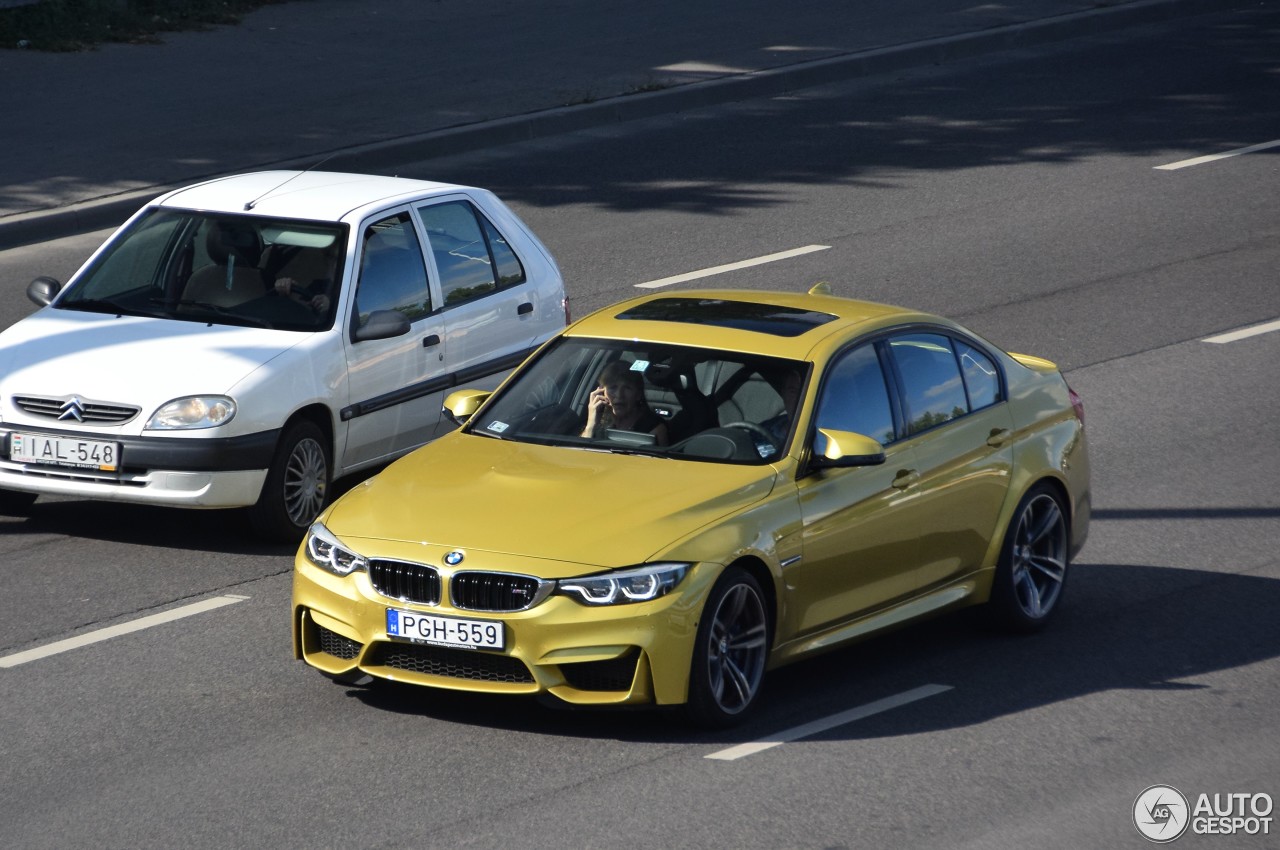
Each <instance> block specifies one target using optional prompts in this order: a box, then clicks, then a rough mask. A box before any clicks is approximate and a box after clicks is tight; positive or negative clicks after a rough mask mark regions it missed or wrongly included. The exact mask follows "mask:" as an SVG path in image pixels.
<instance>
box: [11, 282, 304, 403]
mask: <svg viewBox="0 0 1280 850" xmlns="http://www.w3.org/2000/svg"><path fill="white" fill-rule="evenodd" d="M307 336H308V335H307V334H299V333H294V332H288V331H276V330H268V329H265V328H249V327H234V326H229V325H207V324H203V323H200V322H182V321H175V320H172V319H154V318H142V317H136V316H115V315H109V314H105V313H85V312H80V311H76V310H55V309H52V308H48V307H46V308H44V309H42V310H40V311H38V312H37V313H35V314H33V315H31V316H29V317H27V318H26V319H23V320H22V321H20V322H18V323H16V324H15V325H13V326H12V327H10V328H9V329H8V330H6V331H4V333H0V395H2V396H3V404H4V418H5V419H11V418H14V415H15V411H14V409H13V407H12V403H11V400H10V399H11V397H12V396H13V395H14V394H19V395H39V396H50V397H62V396H71V395H74V396H78V397H80V398H81V399H82V400H84V401H101V402H110V403H118V404H132V405H137V406H138V407H140V408H141V409H142V418H144V419H145V417H148V416H150V415H151V414H152V413H153V412H154V411H155V409H156V408H157V407H159V406H160V405H161V404H164V403H165V402H167V401H171V400H173V399H175V398H178V397H180V396H187V395H199V394H226V393H229V392H230V391H231V389H232V388H233V387H234V386H235V385H236V384H238V383H239V382H240V381H242V380H244V378H245V377H246V376H247V375H249V374H250V373H252V372H253V371H254V370H255V369H258V368H259V367H260V366H262V365H263V364H264V363H267V362H268V361H270V360H272V359H273V358H275V357H277V356H279V355H280V354H281V353H283V352H285V351H287V350H288V349H290V348H292V347H294V346H296V345H298V344H299V343H300V342H301V341H303V340H305V339H306V338H307Z"/></svg>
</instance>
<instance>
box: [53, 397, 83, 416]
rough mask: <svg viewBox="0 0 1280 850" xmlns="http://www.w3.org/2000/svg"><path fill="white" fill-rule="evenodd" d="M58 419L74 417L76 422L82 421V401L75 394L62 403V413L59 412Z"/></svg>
mask: <svg viewBox="0 0 1280 850" xmlns="http://www.w3.org/2000/svg"><path fill="white" fill-rule="evenodd" d="M58 419H59V420H63V419H74V420H76V421H77V422H83V421H84V402H82V401H80V399H79V398H77V397H76V396H72V397H71V398H69V399H67V400H66V401H64V402H63V403H62V413H61V414H59V416H58Z"/></svg>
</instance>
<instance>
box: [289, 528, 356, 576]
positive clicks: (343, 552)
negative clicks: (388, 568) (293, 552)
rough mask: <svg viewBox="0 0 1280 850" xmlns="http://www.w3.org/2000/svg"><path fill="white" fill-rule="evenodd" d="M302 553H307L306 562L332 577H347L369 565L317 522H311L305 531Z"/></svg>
mask: <svg viewBox="0 0 1280 850" xmlns="http://www.w3.org/2000/svg"><path fill="white" fill-rule="evenodd" d="M303 551H304V552H306V553H307V560H308V561H310V562H311V563H313V564H315V565H316V566H317V567H320V568H321V569H325V570H328V571H329V572H331V573H333V574H334V575H339V576H345V575H349V574H351V573H353V572H355V571H356V570H362V569H364V568H365V567H367V566H368V565H369V562H368V561H366V560H365V559H364V557H362V556H361V555H358V554H356V553H355V552H352V551H351V550H350V549H348V548H347V547H345V546H343V545H342V543H341V542H339V540H338V538H337V537H334V536H333V532H331V531H330V530H329V529H327V528H325V527H324V526H323V525H321V524H320V523H318V522H313V523H312V524H311V528H310V529H308V530H307V540H306V545H305V547H304V549H303Z"/></svg>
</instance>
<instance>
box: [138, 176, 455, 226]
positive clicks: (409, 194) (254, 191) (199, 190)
mask: <svg viewBox="0 0 1280 850" xmlns="http://www.w3.org/2000/svg"><path fill="white" fill-rule="evenodd" d="M459 191H467V192H475V191H477V190H475V189H473V188H472V187H468V186H458V185H454V184H451V183H434V182H431V181H427V180H411V179H408V178H404V177H381V176H378V175H374V174H347V173H342V172H335V171H259V172H254V173H251V174H237V175H233V176H230V177H221V178H218V179H216V180H210V181H207V182H205V183H197V184H196V185H194V186H187V187H185V188H182V189H177V190H175V191H173V192H170V193H169V194H167V195H163V196H161V197H160V198H157V199H156V200H155V201H153V202H152V203H153V205H159V206H166V207H181V208H183V209H198V210H207V211H212V212H226V213H245V212H249V211H252V213H253V214H255V215H269V216H279V217H281V218H298V219H310V220H313V221H340V220H342V219H343V217H344V216H346V215H348V214H349V213H351V212H354V211H356V210H359V209H361V208H364V207H368V206H375V205H376V206H379V207H382V206H389V205H391V204H392V203H396V202H399V201H409V200H412V199H415V198H421V197H428V196H434V195H447V194H450V193H453V192H459ZM246 205H247V206H246Z"/></svg>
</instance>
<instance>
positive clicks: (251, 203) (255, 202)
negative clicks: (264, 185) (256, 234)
mask: <svg viewBox="0 0 1280 850" xmlns="http://www.w3.org/2000/svg"><path fill="white" fill-rule="evenodd" d="M337 155H338V152H337V151H334V152H333V153H331V154H329V155H328V156H326V157H325V158H324V159H322V160H320V161H319V162H317V163H314V164H312V165H308V166H307V167H306V168H304V169H302V170H301V171H299V172H298V173H297V174H295V175H293V176H292V177H290V178H289V179H288V180H285V181H283V182H281V183H280V185H279V186H272V187H271V188H270V189H268V190H267V191H265V192H263V193H262V194H261V195H259V196H258V197H256V198H254V199H253V200H252V201H249V202H248V203H246V204H245V205H244V211H245V212H248V211H249V210H251V209H253V208H254V207H256V206H257V205H258V201H261V200H262V199H263V198H265V197H266V196H267V195H270V194H271V193H272V192H278V191H280V189H281V188H282V187H283V186H284V185H285V184H286V183H288V182H289V180H296V179H297V178H299V177H301V176H302V175H304V174H306V173H307V172H308V171H310V170H311V169H313V168H319V167H320V166H322V165H324V164H325V163H326V162H328V161H329V160H331V159H333V158H334V157H335V156H337Z"/></svg>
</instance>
